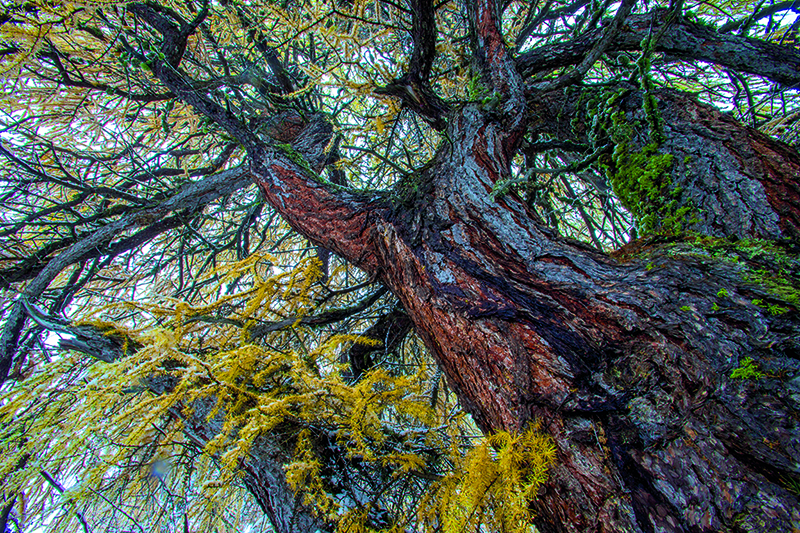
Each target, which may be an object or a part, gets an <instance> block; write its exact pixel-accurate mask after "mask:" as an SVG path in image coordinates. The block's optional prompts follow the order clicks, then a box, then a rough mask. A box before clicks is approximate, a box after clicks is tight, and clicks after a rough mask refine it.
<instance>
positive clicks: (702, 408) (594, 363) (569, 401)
mask: <svg viewBox="0 0 800 533" xmlns="http://www.w3.org/2000/svg"><path fill="white" fill-rule="evenodd" d="M712 118H714V117H712ZM716 118H717V120H720V119H719V117H716ZM723 124H727V123H726V122H724V120H723ZM735 133H737V135H739V134H742V129H741V128H739V130H737V132H735ZM742 135H745V137H747V136H748V135H749V137H747V138H756V139H758V140H759V142H768V143H769V145H770V152H769V153H770V154H779V153H781V151H782V150H785V149H784V148H782V147H781V146H780V145H779V144H778V143H775V142H774V141H769V140H766V139H764V138H761V137H758V136H754V135H752V134H751V133H747V132H745V134H742ZM508 136H509V133H508V131H507V129H506V128H505V127H504V126H502V125H501V124H500V123H499V122H497V121H495V120H494V119H493V118H491V117H490V116H489V115H487V114H486V113H485V112H483V111H482V110H480V109H479V108H478V106H475V105H468V106H466V107H464V108H463V109H461V110H460V111H459V112H458V113H457V114H456V115H454V116H453V117H452V119H451V125H450V129H449V131H448V137H449V138H450V139H451V141H452V143H446V144H445V145H443V147H442V149H441V150H440V152H439V153H438V154H437V156H436V157H435V159H434V161H433V164H432V165H431V166H429V167H428V168H427V169H426V170H424V171H423V172H421V173H420V174H419V176H418V179H419V184H418V188H417V189H418V192H417V194H416V196H415V197H413V198H407V199H406V202H405V203H404V205H403V206H402V207H395V208H394V209H392V210H390V209H389V207H388V206H387V204H382V203H380V201H378V200H374V201H373V202H372V203H371V204H369V203H367V204H369V205H372V206H379V207H378V208H373V209H372V210H370V211H367V210H365V209H366V208H364V207H359V208H358V209H354V210H352V211H351V213H350V214H349V215H348V216H342V215H343V214H344V211H342V209H344V208H339V207H337V208H335V209H331V208H330V205H331V204H330V202H332V200H330V199H329V197H328V196H327V195H328V194H331V193H324V192H322V191H325V187H323V186H317V185H314V184H311V185H308V184H306V185H303V184H302V183H300V182H296V181H293V180H297V179H299V178H296V177H292V176H289V175H286V174H281V175H280V176H279V178H280V180H281V182H282V183H283V184H284V187H285V188H284V189H283V191H284V192H283V194H287V195H288V194H291V195H292V198H293V200H294V201H293V202H292V203H291V205H290V204H289V202H286V201H284V200H280V198H279V197H278V196H276V194H275V193H274V191H273V189H271V188H270V186H269V185H267V186H265V192H268V193H270V194H271V196H269V197H268V198H269V199H270V201H272V202H275V204H274V205H276V207H279V208H280V209H282V210H283V212H285V214H286V216H287V217H288V218H289V220H292V221H294V223H295V224H297V227H298V229H299V230H300V231H302V232H304V233H305V234H306V235H308V236H309V237H310V238H312V239H315V240H317V241H319V242H320V243H321V244H323V245H324V246H326V247H332V248H333V247H338V248H337V252H338V253H341V254H342V255H344V256H345V258H347V259H348V260H352V261H354V262H357V263H358V264H360V265H362V267H363V268H365V269H367V270H368V271H370V272H372V273H374V274H375V275H377V276H380V278H381V279H382V280H383V281H384V282H385V283H386V284H387V285H388V286H389V287H390V288H391V289H392V290H393V291H394V293H395V294H396V295H397V296H398V297H399V298H400V300H401V301H402V303H403V305H404V307H405V308H406V310H407V311H408V313H409V315H410V316H411V318H412V320H413V321H414V323H415V325H416V328H417V331H418V332H419V333H420V335H421V336H422V337H423V339H424V340H425V342H426V344H427V345H428V347H429V348H430V349H431V351H432V352H433V354H434V355H435V357H436V358H437V359H438V360H439V362H440V364H441V365H442V367H443V369H444V371H445V374H446V375H447V378H448V380H449V383H450V384H451V386H452V387H453V389H454V390H455V391H456V392H457V394H458V396H459V398H460V400H461V401H462V404H463V405H464V406H465V407H466V408H467V409H468V410H469V411H470V412H471V413H472V414H473V415H474V417H475V419H476V420H477V421H478V423H479V424H480V426H481V427H482V428H483V429H484V430H487V431H492V430H499V429H510V430H519V429H521V428H523V427H524V426H525V425H526V424H528V423H530V422H532V421H533V420H539V421H541V422H542V423H543V424H544V427H545V429H546V430H547V431H548V432H549V433H550V434H551V435H552V436H553V438H554V440H555V442H556V443H557V446H558V450H559V451H558V462H557V464H556V465H555V466H554V467H553V470H552V475H551V479H550V481H549V482H548V484H547V486H546V489H545V491H544V493H543V495H542V499H541V501H540V503H538V504H537V510H538V512H539V515H540V520H541V522H540V527H541V529H542V530H543V531H574V532H578V531H602V532H612V531H613V532H618V531H626V532H628V531H631V532H633V531H635V532H640V531H641V532H649V531H676V532H677V531H687V532H688V531H712V530H730V531H772V530H774V531H778V530H787V531H788V530H791V528H792V527H794V524H797V523H798V521H799V520H800V514H798V511H797V509H798V505H797V504H798V500H797V497H796V496H795V495H794V494H792V493H790V492H789V491H788V490H787V489H786V488H785V487H784V485H783V484H782V483H785V482H787V481H789V480H792V479H797V476H798V471H797V468H798V467H797V466H796V465H797V464H800V449H798V446H797V444H796V443H797V440H796V436H797V435H798V426H797V408H798V406H799V405H798V401H797V399H796V398H795V394H796V393H795V391H794V388H796V387H797V386H796V385H795V384H794V381H792V380H793V379H794V376H795V375H797V376H800V364H798V361H797V359H796V358H795V357H796V355H797V354H798V353H799V352H798V346H797V343H796V341H795V340H794V339H795V338H796V333H797V321H796V318H795V317H796V315H795V314H794V313H795V312H796V310H792V313H791V314H789V315H786V317H784V316H779V317H772V316H769V315H768V314H767V313H764V312H763V310H762V309H760V308H758V307H756V306H755V305H753V304H752V303H751V301H752V300H753V299H754V298H756V297H764V295H765V294H766V291H765V290H764V289H763V288H759V287H757V286H753V285H752V284H748V283H746V282H745V281H744V279H745V277H744V273H745V270H744V267H743V266H741V265H739V264H734V263H726V262H723V261H720V260H716V259H713V258H711V257H702V256H700V257H698V256H681V255H674V254H672V253H669V252H668V250H663V249H661V248H660V247H659V246H653V247H652V248H651V249H650V250H649V251H648V252H647V254H646V255H645V256H643V257H641V258H639V259H632V260H628V261H627V262H618V261H617V260H614V259H612V258H610V257H607V256H604V255H602V254H600V253H598V252H595V251H592V250H590V249H588V248H587V247H585V246H583V245H581V244H579V243H576V242H572V241H568V240H565V239H561V238H559V237H557V236H555V235H554V234H553V233H552V232H551V231H549V230H548V229H546V228H544V227H542V226H540V225H539V223H538V222H536V217H534V216H533V215H532V213H531V212H529V210H528V208H527V207H526V206H525V204H524V202H522V201H521V200H520V199H518V198H516V197H515V196H514V195H508V196H505V197H503V198H499V199H494V198H493V197H492V196H491V194H490V192H491V190H492V187H493V184H494V183H495V182H496V181H497V180H498V179H500V178H501V177H504V176H505V175H506V173H507V169H508V160H509V156H508V153H507V152H506V151H505V150H506V147H507V146H509V145H510V144H513V143H509V141H508ZM740 137H741V136H740ZM736 138H739V137H736ZM764 157H767V156H764ZM769 157H772V156H771V155H770V156H769ZM270 168H275V167H270ZM282 168H284V169H285V168H286V167H282ZM281 172H284V171H281ZM286 172H288V171H286ZM262 186H263V185H262ZM298 189H304V190H298ZM301 194H302V195H303V196H302V201H300V198H301V197H300V196H299V195H301ZM367 204H363V205H367ZM301 206H302V207H301ZM325 211H328V212H327V213H325ZM792 212H793V213H796V211H794V210H792ZM308 213H313V215H312V216H311V218H310V220H309V221H305V219H301V218H300V217H301V215H302V216H307V215H308ZM354 228H358V231H355V230H354ZM365 258H368V259H365ZM648 267H649V268H648ZM721 289H725V290H726V291H727V293H728V296H727V297H726V298H724V299H721V298H720V297H718V293H719V291H720V290H721ZM715 307H716V309H715ZM787 317H788V318H787ZM744 357H752V358H753V359H754V360H756V361H757V362H758V364H759V365H760V368H761V369H762V370H763V371H765V372H766V373H767V374H768V375H769V376H771V377H769V378H766V379H764V380H749V381H748V380H737V379H732V378H731V377H730V375H731V372H732V370H733V369H734V368H736V367H737V366H738V364H739V361H740V359H742V358H744ZM778 376H780V377H778Z"/></svg>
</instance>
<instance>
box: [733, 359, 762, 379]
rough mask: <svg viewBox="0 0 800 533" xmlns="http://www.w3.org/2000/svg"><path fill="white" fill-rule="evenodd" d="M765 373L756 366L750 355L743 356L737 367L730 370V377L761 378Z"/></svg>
mask: <svg viewBox="0 0 800 533" xmlns="http://www.w3.org/2000/svg"><path fill="white" fill-rule="evenodd" d="M763 377H765V374H764V373H763V372H761V371H760V370H759V369H758V366H757V365H756V363H755V362H754V361H753V359H752V358H751V357H745V358H744V359H742V360H741V361H739V367H738V368H734V369H733V372H731V378H732V379H761V378H763Z"/></svg>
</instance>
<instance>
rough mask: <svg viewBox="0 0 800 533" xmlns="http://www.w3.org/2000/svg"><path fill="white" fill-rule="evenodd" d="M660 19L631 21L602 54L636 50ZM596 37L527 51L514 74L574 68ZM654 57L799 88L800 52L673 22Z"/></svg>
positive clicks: (661, 16)
mask: <svg viewBox="0 0 800 533" xmlns="http://www.w3.org/2000/svg"><path fill="white" fill-rule="evenodd" d="M666 15H667V14H666V12H665V11H657V12H655V14H654V15H650V14H645V15H634V16H631V17H630V18H629V19H628V23H627V24H626V25H625V26H624V27H623V29H622V31H620V32H619V34H618V35H617V37H616V39H614V41H613V43H612V44H611V45H610V46H609V48H608V50H614V51H622V50H641V43H642V41H643V40H645V39H646V38H648V37H649V36H650V35H651V34H656V33H658V32H659V31H660V30H661V28H662V26H663V24H665V17H666ZM653 17H656V18H655V20H653ZM651 21H652V28H651ZM602 32H603V30H602V29H597V30H595V31H592V32H588V33H587V34H585V35H583V36H582V37H580V38H578V39H576V40H574V41H570V42H566V43H560V44H552V45H547V46H543V47H541V48H536V49H534V50H531V51H530V52H527V53H525V54H522V55H521V56H520V57H519V58H517V68H518V69H519V71H520V72H521V73H522V75H523V77H528V76H531V75H532V74H534V73H536V72H541V71H545V70H549V69H554V68H559V67H564V66H567V65H572V64H576V63H578V62H580V61H581V60H582V59H583V57H584V56H585V55H586V53H587V52H588V51H589V50H591V49H592V47H593V46H594V45H595V43H596V42H597V40H598V39H600V37H601V35H602ZM655 51H657V52H663V53H665V54H669V55H670V56H672V57H675V58H678V59H685V60H691V61H698V60H699V61H708V62H709V63H715V64H718V65H722V66H725V67H728V68H731V69H734V70H738V71H741V72H747V73H749V74H755V75H758V76H764V77H765V78H768V79H770V80H772V81H775V82H778V83H781V84H783V85H786V86H788V87H796V86H797V85H798V84H800V52H798V51H797V50H795V49H793V48H790V47H786V46H779V45H776V44H772V43H768V42H765V41H761V40H758V39H751V38H748V37H740V36H736V35H727V34H721V33H718V32H716V31H714V30H713V29H711V28H708V27H706V26H701V25H700V24H695V23H693V22H690V21H688V20H686V19H679V20H676V21H675V22H674V23H673V24H672V25H671V27H669V28H667V30H666V31H665V32H664V34H663V35H662V37H661V38H660V39H659V40H658V43H656V46H655Z"/></svg>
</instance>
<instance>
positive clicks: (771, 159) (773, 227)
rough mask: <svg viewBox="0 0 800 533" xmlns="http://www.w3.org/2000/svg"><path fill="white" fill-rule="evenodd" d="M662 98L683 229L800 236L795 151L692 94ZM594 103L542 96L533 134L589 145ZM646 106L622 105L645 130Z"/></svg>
mask: <svg viewBox="0 0 800 533" xmlns="http://www.w3.org/2000/svg"><path fill="white" fill-rule="evenodd" d="M656 96H657V100H658V109H659V114H660V115H661V117H662V118H663V120H664V134H665V136H666V140H665V141H664V142H663V143H661V145H660V146H659V148H658V152H659V153H661V154H669V155H671V156H672V166H671V168H670V170H669V186H668V188H667V189H668V190H665V193H664V194H665V196H666V194H667V193H668V192H669V190H673V189H674V188H676V187H679V188H680V189H681V191H682V192H681V193H680V195H679V196H678V197H677V198H678V200H679V206H678V207H683V206H687V207H689V212H688V214H687V215H686V216H685V217H684V220H683V228H684V229H685V230H692V231H696V232H698V233H702V234H704V235H713V236H719V237H738V238H748V237H758V238H765V239H775V238H779V237H791V238H794V239H797V238H798V236H800V156H798V153H797V152H796V151H795V150H793V149H792V148H791V147H789V146H787V145H785V144H783V143H780V142H775V141H773V140H772V139H770V138H769V137H767V136H766V135H764V134H762V133H760V132H758V131H756V130H754V129H752V128H748V127H745V126H742V125H741V124H739V123H737V122H736V121H734V120H733V119H732V118H731V117H729V116H727V115H725V114H723V113H720V112H719V111H718V110H716V109H714V108H712V107H710V106H707V105H703V104H700V103H698V102H697V101H696V100H694V99H693V98H691V97H690V96H688V95H685V94H681V93H678V92H676V91H667V90H662V91H658V92H657V93H656ZM596 97H598V95H597V94H587V95H583V97H580V96H577V95H575V94H572V95H571V96H570V95H566V96H565V94H564V93H563V92H560V91H558V92H555V91H554V92H553V93H549V94H545V95H536V97H535V98H531V99H530V107H531V114H532V117H533V118H532V121H531V124H530V127H529V129H530V131H532V132H535V133H543V134H548V135H554V136H556V137H557V138H560V139H563V140H573V139H580V140H582V141H584V142H588V141H589V139H588V133H589V132H588V130H589V127H590V126H589V125H590V124H591V122H592V119H591V117H588V116H587V115H586V109H585V108H582V105H583V106H585V104H586V102H587V101H590V100H591V99H592V98H596ZM606 98H607V96H606ZM642 100H643V93H642V92H641V91H639V90H635V89H630V90H627V91H626V92H625V96H623V97H622V98H621V99H620V100H619V102H618V104H617V107H616V109H617V110H619V111H622V112H623V113H624V120H625V122H626V123H627V124H628V125H634V124H638V125H639V127H638V128H634V129H638V130H639V131H642V130H646V128H642V127H641V125H643V124H646V123H647V120H646V117H645V112H644V109H643V107H644V106H643V102H642ZM581 103H582V104H581ZM574 117H578V118H579V120H576V121H573V120H572V119H573V118H574ZM603 142H605V141H603ZM648 142H650V138H649V137H648V135H647V134H646V133H644V134H639V135H638V136H635V137H634V138H633V139H631V142H630V151H631V152H635V151H637V150H641V149H642V147H643V146H644V145H646V144H647V143H648ZM642 201H648V200H647V199H643V200H642ZM628 207H630V206H628Z"/></svg>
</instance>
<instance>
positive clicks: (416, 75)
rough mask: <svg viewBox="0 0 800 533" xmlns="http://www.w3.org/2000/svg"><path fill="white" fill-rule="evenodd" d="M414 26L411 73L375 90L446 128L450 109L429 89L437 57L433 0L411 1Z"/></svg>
mask: <svg viewBox="0 0 800 533" xmlns="http://www.w3.org/2000/svg"><path fill="white" fill-rule="evenodd" d="M409 4H410V5H409V7H410V9H411V17H412V27H411V37H412V39H413V41H414V50H413V51H412V53H411V64H410V65H409V66H408V71H407V72H406V73H405V74H404V75H403V76H401V77H399V78H397V79H396V80H394V81H393V82H392V83H389V84H388V85H386V86H385V87H380V88H378V89H376V90H375V93H376V94H384V95H387V96H394V97H396V98H399V99H400V100H402V102H403V104H404V105H405V106H406V107H408V108H409V109H411V110H412V111H414V112H415V113H417V114H419V115H420V116H421V117H422V118H424V119H425V120H426V121H427V122H428V123H430V125H431V126H432V127H433V128H434V129H436V130H439V131H441V130H443V129H444V128H445V126H446V123H445V120H444V117H445V115H446V114H447V113H448V111H449V110H450V106H449V105H448V104H447V103H446V102H445V101H444V100H442V99H441V98H440V97H439V96H437V95H436V93H435V92H434V90H433V88H432V87H431V86H430V81H429V80H430V75H431V69H432V68H433V60H434V58H435V57H436V13H435V9H434V6H433V0H409Z"/></svg>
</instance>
